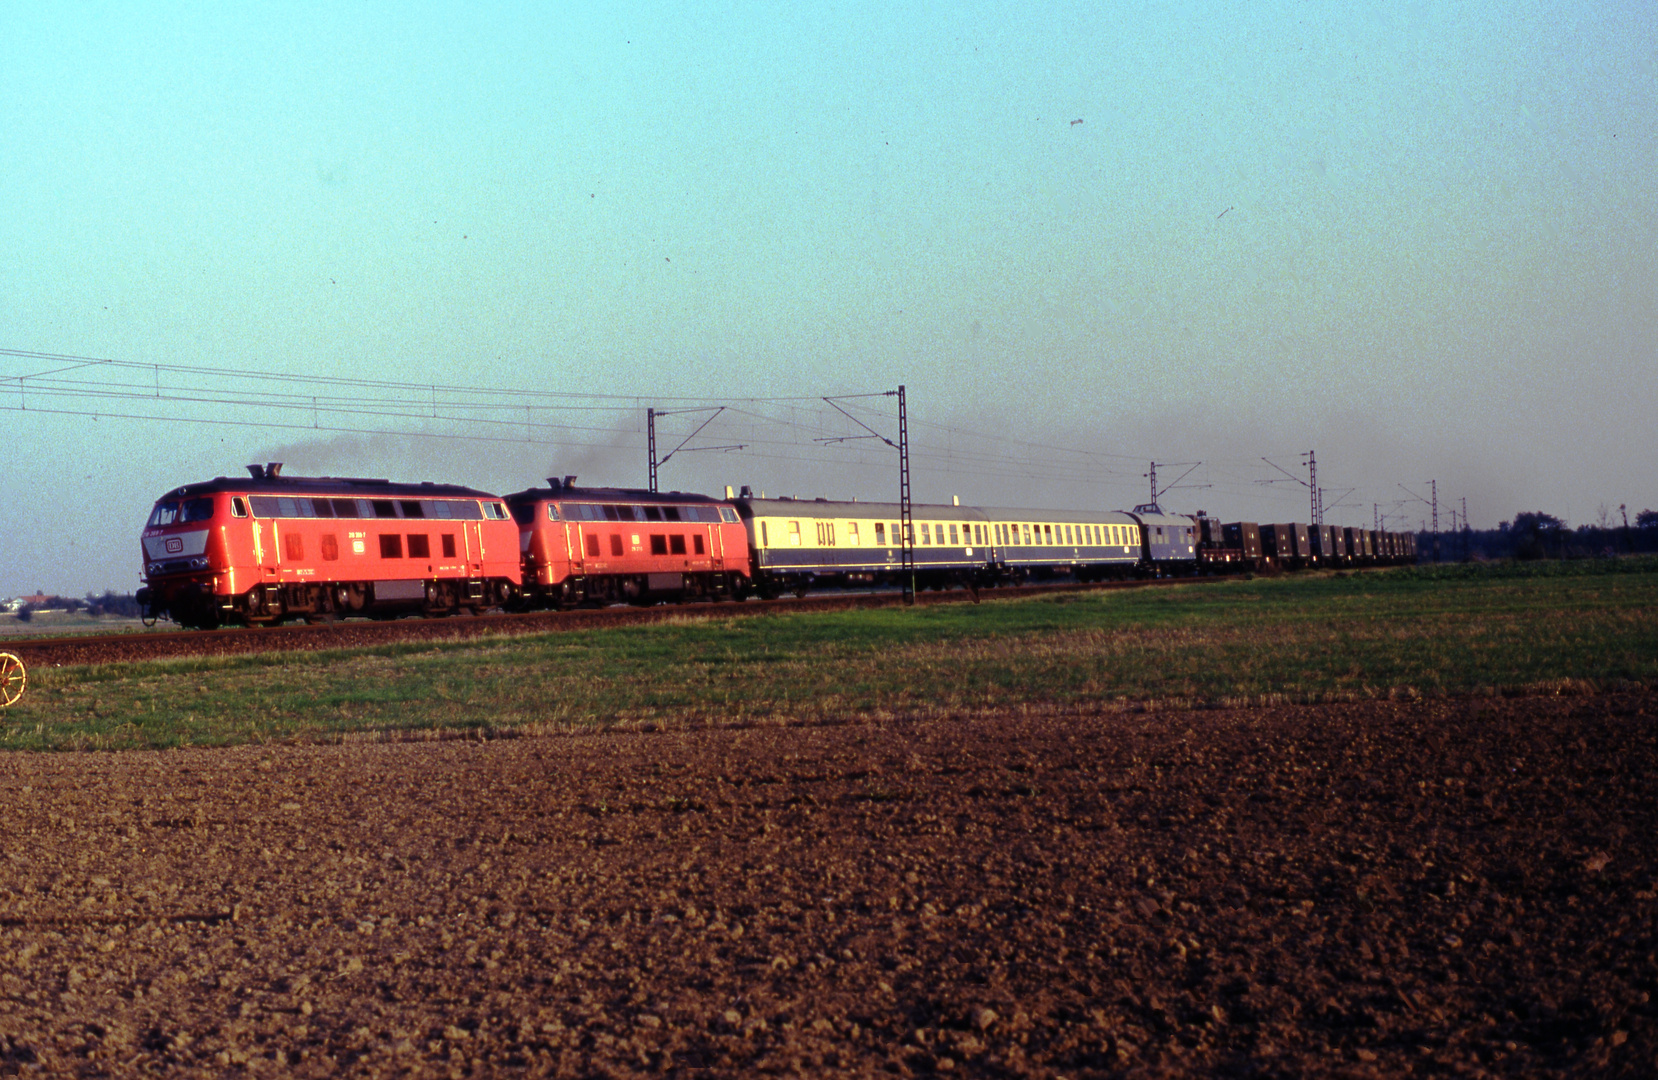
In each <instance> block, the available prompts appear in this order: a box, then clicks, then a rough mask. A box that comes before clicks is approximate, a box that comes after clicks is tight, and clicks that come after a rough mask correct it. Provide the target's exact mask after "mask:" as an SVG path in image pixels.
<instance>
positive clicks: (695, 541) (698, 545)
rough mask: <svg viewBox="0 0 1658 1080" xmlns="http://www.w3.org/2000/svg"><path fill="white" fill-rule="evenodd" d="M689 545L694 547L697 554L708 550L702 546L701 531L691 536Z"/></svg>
mask: <svg viewBox="0 0 1658 1080" xmlns="http://www.w3.org/2000/svg"><path fill="white" fill-rule="evenodd" d="M691 546H692V547H694V548H695V549H696V553H697V554H698V555H706V554H708V552H707V551H706V550H705V549H704V548H703V546H702V534H701V533H697V534H696V535H695V536H693V537H691Z"/></svg>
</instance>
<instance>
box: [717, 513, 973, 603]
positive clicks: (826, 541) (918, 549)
mask: <svg viewBox="0 0 1658 1080" xmlns="http://www.w3.org/2000/svg"><path fill="white" fill-rule="evenodd" d="M733 501H734V502H735V504H736V507H737V513H738V515H739V516H740V517H741V518H742V520H743V525H744V527H745V528H747V530H748V542H749V547H750V549H751V551H752V552H753V560H754V571H755V575H754V576H755V585H756V587H758V588H759V589H760V590H761V591H763V592H765V591H770V592H782V591H788V590H794V591H801V592H803V591H805V590H806V589H808V588H811V587H812V586H813V585H814V583H815V584H818V585H823V584H834V583H835V580H834V579H839V581H840V583H842V584H847V585H858V584H881V583H886V582H893V581H896V580H897V577H896V575H897V574H898V572H899V570H900V569H902V565H903V532H902V529H903V526H902V524H901V522H902V520H903V515H902V513H901V512H900V508H899V506H898V504H897V503H880V502H841V501H836V500H830V499H790V498H778V499H764V498H759V499H756V498H739V499H736V500H733ZM912 514H913V517H912V524H913V525H914V528H915V570H916V575H917V577H918V578H919V579H921V580H922V581H923V582H930V581H938V582H966V581H973V580H977V579H978V578H979V577H980V576H982V574H983V571H984V569H985V567H986V566H987V565H988V563H989V555H988V553H987V551H986V546H987V543H988V537H989V533H990V530H989V528H988V523H987V522H986V520H985V518H984V515H983V513H981V512H980V511H977V510H974V509H972V508H970V507H965V506H934V505H926V506H921V505H917V506H915V507H913V508H912Z"/></svg>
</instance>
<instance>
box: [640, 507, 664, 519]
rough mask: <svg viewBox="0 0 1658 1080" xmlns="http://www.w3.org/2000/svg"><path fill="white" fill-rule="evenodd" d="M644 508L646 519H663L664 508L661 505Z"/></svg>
mask: <svg viewBox="0 0 1658 1080" xmlns="http://www.w3.org/2000/svg"><path fill="white" fill-rule="evenodd" d="M644 510H645V520H646V521H661V520H662V508H661V507H659V506H647V507H645V508H644Z"/></svg>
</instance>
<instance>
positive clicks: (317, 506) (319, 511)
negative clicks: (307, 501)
mask: <svg viewBox="0 0 1658 1080" xmlns="http://www.w3.org/2000/svg"><path fill="white" fill-rule="evenodd" d="M311 514H312V516H314V517H327V518H331V517H333V516H334V504H333V503H331V502H329V501H328V500H327V499H312V500H311Z"/></svg>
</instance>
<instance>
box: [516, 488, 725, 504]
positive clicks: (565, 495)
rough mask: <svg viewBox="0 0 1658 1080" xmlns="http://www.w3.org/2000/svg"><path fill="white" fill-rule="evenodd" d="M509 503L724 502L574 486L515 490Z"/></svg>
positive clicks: (680, 494) (705, 497) (642, 490)
mask: <svg viewBox="0 0 1658 1080" xmlns="http://www.w3.org/2000/svg"><path fill="white" fill-rule="evenodd" d="M506 498H507V501H508V502H523V501H525V500H527V499H547V500H550V501H555V502H601V503H603V502H608V503H639V504H641V505H647V504H648V505H663V504H667V503H718V502H723V501H725V500H723V499H716V498H714V497H713V496H711V495H699V494H697V493H695V492H691V491H649V490H646V489H645V488H605V487H577V486H576V485H574V484H560V485H558V486H557V487H554V486H551V485H549V486H547V487H534V488H525V489H524V490H523V491H515V492H513V493H512V494H511V495H508V496H507V497H506Z"/></svg>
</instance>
